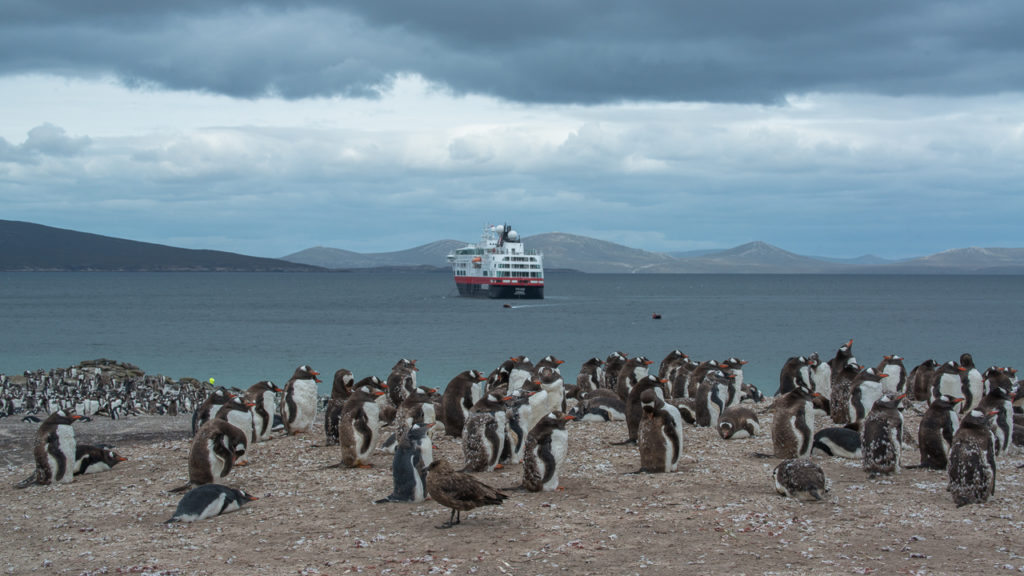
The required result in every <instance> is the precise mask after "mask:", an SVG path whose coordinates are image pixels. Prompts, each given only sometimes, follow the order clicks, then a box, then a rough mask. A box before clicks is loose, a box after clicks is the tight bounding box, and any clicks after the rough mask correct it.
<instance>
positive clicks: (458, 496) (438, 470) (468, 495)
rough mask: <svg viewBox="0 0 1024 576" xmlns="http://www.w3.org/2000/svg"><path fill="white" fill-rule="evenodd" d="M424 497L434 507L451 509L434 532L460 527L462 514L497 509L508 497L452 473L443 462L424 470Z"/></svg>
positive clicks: (464, 475)
mask: <svg viewBox="0 0 1024 576" xmlns="http://www.w3.org/2000/svg"><path fill="white" fill-rule="evenodd" d="M427 493H428V494H430V497H431V498H433V499H434V500H436V501H437V503H438V504H440V505H442V506H445V507H447V508H451V510H452V512H451V516H450V517H449V518H448V522H446V523H444V524H442V525H440V526H438V528H451V527H452V526H454V525H456V524H460V523H462V511H463V510H465V511H467V512H468V511H470V510H472V509H474V508H478V507H480V506H500V505H501V503H502V501H504V500H505V499H506V498H508V495H507V494H505V493H503V492H501V491H499V490H497V489H495V488H492V487H491V486H488V485H487V484H484V483H483V482H481V481H479V480H477V479H476V478H474V477H472V476H470V475H469V474H465V473H463V472H456V471H455V469H454V468H452V466H451V464H449V463H448V461H447V460H434V461H433V462H432V463H431V464H430V467H429V468H428V469H427Z"/></svg>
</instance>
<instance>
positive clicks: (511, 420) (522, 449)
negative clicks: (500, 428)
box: [501, 388, 536, 464]
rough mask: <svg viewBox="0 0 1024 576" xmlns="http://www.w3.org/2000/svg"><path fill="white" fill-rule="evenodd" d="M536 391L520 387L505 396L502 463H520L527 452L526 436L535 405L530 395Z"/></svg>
mask: <svg viewBox="0 0 1024 576" xmlns="http://www.w3.org/2000/svg"><path fill="white" fill-rule="evenodd" d="M534 394H536V392H527V391H525V390H523V389H522V388H520V389H519V390H516V391H515V392H512V393H511V394H509V395H508V396H505V397H504V398H503V400H502V401H503V402H504V403H505V420H506V423H505V447H504V449H503V450H502V453H501V463H502V464H504V463H508V464H519V463H520V462H522V461H523V455H524V454H525V453H526V437H527V436H528V434H529V430H530V429H529V428H527V425H528V423H529V422H532V421H533V417H532V413H533V406H532V405H531V404H530V396H532V395H534Z"/></svg>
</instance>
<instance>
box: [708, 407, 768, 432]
mask: <svg viewBox="0 0 1024 576" xmlns="http://www.w3.org/2000/svg"><path fill="white" fill-rule="evenodd" d="M760 434H761V423H760V422H758V420H757V414H756V413H755V412H754V411H753V410H751V409H750V408H748V407H746V406H740V405H738V404H737V405H735V406H729V407H728V408H726V409H725V410H723V411H722V415H721V416H719V418H718V435H719V436H721V437H722V439H723V440H736V439H739V438H750V437H752V436H759V435H760Z"/></svg>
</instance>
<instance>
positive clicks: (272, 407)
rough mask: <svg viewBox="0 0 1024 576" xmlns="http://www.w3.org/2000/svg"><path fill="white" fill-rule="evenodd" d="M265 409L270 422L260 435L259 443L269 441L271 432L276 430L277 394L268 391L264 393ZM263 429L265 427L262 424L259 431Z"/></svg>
mask: <svg viewBox="0 0 1024 576" xmlns="http://www.w3.org/2000/svg"><path fill="white" fill-rule="evenodd" d="M263 409H264V410H265V411H266V413H267V419H268V420H269V422H266V423H265V425H266V430H264V431H263V433H262V434H260V435H259V441H263V440H269V439H270V431H271V430H273V428H274V414H277V394H275V393H274V391H272V390H267V391H265V392H264V393H263ZM263 428H264V425H263V423H261V424H260V426H259V427H258V429H260V430H262V429H263Z"/></svg>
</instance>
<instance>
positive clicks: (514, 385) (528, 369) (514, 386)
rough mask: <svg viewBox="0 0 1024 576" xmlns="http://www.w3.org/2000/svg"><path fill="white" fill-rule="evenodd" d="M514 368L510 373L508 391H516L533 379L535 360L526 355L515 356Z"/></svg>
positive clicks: (513, 360) (513, 358)
mask: <svg viewBox="0 0 1024 576" xmlns="http://www.w3.org/2000/svg"><path fill="white" fill-rule="evenodd" d="M510 360H512V369H511V370H509V373H508V388H507V390H506V392H515V391H516V390H519V389H520V388H522V387H523V386H527V385H528V384H529V383H530V382H532V381H533V362H530V359H529V358H527V357H526V356H513V357H512V358H510Z"/></svg>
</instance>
